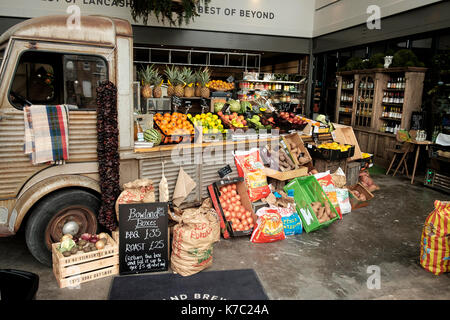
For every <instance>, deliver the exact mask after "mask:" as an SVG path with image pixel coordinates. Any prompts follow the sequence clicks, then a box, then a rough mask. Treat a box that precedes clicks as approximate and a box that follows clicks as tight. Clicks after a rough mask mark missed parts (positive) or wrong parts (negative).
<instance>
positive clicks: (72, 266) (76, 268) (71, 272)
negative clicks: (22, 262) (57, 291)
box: [52, 235, 119, 288]
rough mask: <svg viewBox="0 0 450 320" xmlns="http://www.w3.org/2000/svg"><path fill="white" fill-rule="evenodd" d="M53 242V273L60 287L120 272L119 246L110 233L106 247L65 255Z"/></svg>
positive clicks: (57, 244)
mask: <svg viewBox="0 0 450 320" xmlns="http://www.w3.org/2000/svg"><path fill="white" fill-rule="evenodd" d="M58 246H59V243H54V244H52V259H53V274H54V275H55V277H56V281H57V282H58V285H59V287H60V288H66V287H69V286H76V285H79V284H80V283H84V282H88V281H91V280H96V279H100V278H104V277H108V276H112V275H116V274H119V246H118V244H117V243H116V242H115V241H114V240H113V238H111V237H110V236H109V235H108V243H107V244H106V246H105V248H104V249H100V250H96V251H91V252H87V253H85V252H81V251H79V252H77V253H76V254H73V255H71V256H69V257H64V256H63V255H62V253H61V252H59V250H58Z"/></svg>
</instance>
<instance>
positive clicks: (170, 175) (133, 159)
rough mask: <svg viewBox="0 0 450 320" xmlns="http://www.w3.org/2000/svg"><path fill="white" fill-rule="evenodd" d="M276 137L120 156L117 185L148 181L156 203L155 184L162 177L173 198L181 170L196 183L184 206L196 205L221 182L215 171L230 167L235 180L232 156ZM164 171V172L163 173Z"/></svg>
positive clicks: (162, 147) (164, 147) (165, 147)
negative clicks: (216, 182) (218, 181)
mask: <svg viewBox="0 0 450 320" xmlns="http://www.w3.org/2000/svg"><path fill="white" fill-rule="evenodd" d="M278 139H279V137H278V136H275V137H271V138H264V139H252V140H243V141H231V140H225V141H218V142H203V143H181V144H172V145H160V146H157V147H153V148H150V149H141V150H136V151H135V152H134V151H132V150H128V151H121V152H120V162H121V165H120V184H121V185H123V184H124V183H127V182H130V181H134V180H135V179H145V178H147V179H151V180H152V181H153V183H154V186H155V195H156V199H158V198H159V190H158V184H159V181H160V180H161V178H162V175H163V173H164V175H165V177H166V179H167V181H168V184H169V194H170V197H172V194H173V190H174V189H175V184H176V181H177V178H178V173H179V171H180V168H183V170H184V171H185V172H186V173H187V174H188V175H189V176H191V178H192V179H193V180H194V181H196V182H197V185H196V186H195V188H194V190H193V191H192V192H191V193H190V194H189V196H188V197H187V199H186V201H185V203H186V204H188V205H192V204H199V203H200V202H201V200H202V199H204V198H207V197H208V191H207V186H208V185H210V184H212V183H213V182H215V181H217V180H219V179H220V177H219V175H218V170H220V169H221V168H223V167H225V166H226V165H230V167H231V169H232V173H231V174H230V175H229V177H230V178H235V177H237V176H238V175H237V169H236V165H235V162H234V157H233V154H232V152H233V151H235V150H245V149H248V148H252V147H259V146H260V145H263V144H268V143H271V141H278ZM163 167H164V172H163Z"/></svg>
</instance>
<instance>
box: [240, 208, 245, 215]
mask: <svg viewBox="0 0 450 320" xmlns="http://www.w3.org/2000/svg"><path fill="white" fill-rule="evenodd" d="M239 211H240V212H241V213H242V215H244V214H245V208H244V207H243V206H240V207H239Z"/></svg>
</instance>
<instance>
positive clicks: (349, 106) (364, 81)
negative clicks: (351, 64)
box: [335, 67, 427, 166]
mask: <svg viewBox="0 0 450 320" xmlns="http://www.w3.org/2000/svg"><path fill="white" fill-rule="evenodd" d="M426 70H427V69H426V68H418V67H408V68H388V69H384V68H380V69H368V70H355V71H345V72H338V73H337V74H336V77H337V81H338V86H337V95H336V111H335V119H336V123H339V124H344V125H350V126H352V127H353V129H354V131H355V134H356V137H357V139H358V143H359V145H360V147H361V150H362V151H363V152H368V153H373V154H374V160H375V162H376V163H377V164H379V165H381V166H387V165H388V164H389V161H390V160H391V157H392V155H391V154H388V153H387V151H386V149H388V148H392V147H393V146H394V145H395V143H396V136H395V134H393V133H390V132H386V131H383V128H384V125H385V124H390V125H391V126H397V125H398V127H397V128H398V129H406V130H409V129H410V122H411V115H412V112H414V111H420V107H421V104H422V92H423V81H424V78H425V72H426ZM392 79H393V80H392ZM398 79H402V80H401V81H400V80H398ZM390 80H391V83H404V84H401V85H398V87H394V88H391V87H388V83H389V81H390ZM349 84H353V85H349ZM386 96H389V97H396V98H397V100H395V99H394V100H392V99H391V100H389V99H387V100H386ZM383 98H384V101H383ZM400 98H402V99H400ZM398 99H400V101H399V100H398ZM394 101H395V102H394ZM399 102H400V103H399ZM390 110H391V111H395V115H396V116H398V118H396V117H392V116H389V111H390ZM385 111H386V112H387V114H386V112H385ZM391 115H392V114H391Z"/></svg>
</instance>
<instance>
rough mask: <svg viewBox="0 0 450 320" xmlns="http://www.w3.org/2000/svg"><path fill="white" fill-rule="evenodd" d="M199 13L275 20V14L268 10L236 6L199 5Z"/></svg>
mask: <svg viewBox="0 0 450 320" xmlns="http://www.w3.org/2000/svg"><path fill="white" fill-rule="evenodd" d="M198 13H199V14H211V15H225V16H240V17H243V18H256V19H268V20H273V19H274V18H275V14H274V13H273V12H267V11H257V10H244V9H239V10H238V9H236V8H220V7H205V6H199V7H198Z"/></svg>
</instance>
